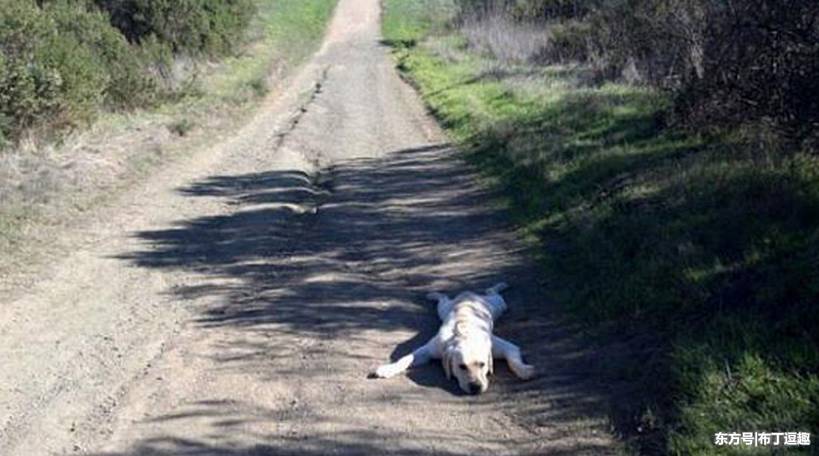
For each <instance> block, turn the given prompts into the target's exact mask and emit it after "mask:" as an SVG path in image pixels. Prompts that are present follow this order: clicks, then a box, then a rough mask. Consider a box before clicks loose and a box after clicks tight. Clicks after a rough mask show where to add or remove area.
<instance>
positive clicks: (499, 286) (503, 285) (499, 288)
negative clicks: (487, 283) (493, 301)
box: [486, 282, 509, 295]
mask: <svg viewBox="0 0 819 456" xmlns="http://www.w3.org/2000/svg"><path fill="white" fill-rule="evenodd" d="M507 288H509V284H508V283H506V282H498V283H496V284H495V285H493V286H491V287H489V288H487V289H486V294H488V295H494V294H498V293H500V292H501V291H503V290H505V289H507Z"/></svg>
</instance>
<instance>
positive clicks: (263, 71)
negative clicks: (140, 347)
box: [0, 0, 336, 272]
mask: <svg viewBox="0 0 819 456" xmlns="http://www.w3.org/2000/svg"><path fill="white" fill-rule="evenodd" d="M335 4H336V0H257V14H256V16H255V17H254V19H253V21H252V22H251V24H250V26H249V28H248V30H247V39H248V44H247V45H246V46H245V47H244V48H243V49H242V51H241V52H240V53H239V54H238V55H235V56H232V57H228V58H226V59H224V60H222V61H220V62H219V63H218V64H202V65H200V68H199V71H198V73H199V75H200V76H199V77H198V78H197V80H196V81H195V83H194V84H193V85H192V86H191V87H190V89H189V90H186V91H184V93H185V95H184V96H183V97H181V98H179V99H175V100H168V101H167V102H165V103H164V104H162V105H161V106H159V107H158V108H156V109H152V110H141V111H136V112H128V113H114V112H112V113H108V114H104V115H102V116H101V118H100V119H99V120H98V121H96V122H95V123H94V125H93V126H92V127H90V128H89V129H87V130H84V131H78V132H75V133H74V134H72V135H70V136H69V137H67V138H65V139H64V140H63V141H62V142H61V143H59V144H48V145H43V144H37V143H33V142H32V143H28V144H26V143H24V144H22V145H21V147H20V148H19V149H17V150H10V151H5V152H3V153H2V154H0V252H3V255H2V258H0V272H2V271H5V270H16V269H19V268H21V267H28V266H30V265H31V263H36V260H35V259H34V258H32V257H31V256H32V255H33V254H34V252H35V251H36V248H35V246H34V244H38V243H51V240H50V238H53V237H54V236H55V235H57V234H59V231H60V230H61V229H63V228H64V227H65V226H66V225H69V224H71V223H73V222H74V221H76V220H78V219H81V217H82V216H83V214H84V213H85V212H86V211H88V210H89V209H91V208H93V207H96V206H98V205H99V204H101V203H103V202H104V201H106V200H109V199H111V198H112V197H114V196H116V195H117V194H119V193H120V192H121V191H124V190H125V189H127V188H128V187H129V185H131V184H132V183H133V182H136V181H138V180H140V179H141V178H143V177H144V176H146V175H148V174H149V173H151V172H152V171H153V170H155V169H156V168H157V167H158V166H160V165H162V164H165V163H167V162H169V161H171V160H174V159H177V158H179V157H182V156H185V155H187V154H190V153H193V152H194V151H197V150H201V149H202V148H203V147H206V146H207V145H208V144H210V143H212V141H213V140H214V139H215V138H217V137H219V136H222V135H225V134H229V133H230V132H231V131H233V130H235V128H236V127H237V126H238V125H241V124H242V122H244V121H245V120H246V119H247V118H248V117H249V116H250V115H251V113H252V112H253V111H254V109H255V108H256V107H257V106H258V104H259V103H260V102H261V101H262V100H263V99H264V95H265V94H267V92H268V91H269V90H270V89H271V87H272V86H274V85H275V84H276V83H278V82H280V81H281V80H283V79H284V78H285V77H286V76H287V75H288V74H289V73H291V72H292V71H293V70H294V69H295V68H296V67H298V65H300V64H301V63H302V62H304V61H305V60H306V59H307V58H308V57H309V56H310V55H312V53H313V52H315V51H316V50H317V48H318V46H319V44H320V43H321V39H322V37H323V35H324V30H325V27H326V25H327V23H328V21H329V19H330V16H331V14H332V11H333V9H334V7H335ZM23 252H24V253H25V255H22V253H23ZM18 253H19V254H18ZM22 256H25V258H22Z"/></svg>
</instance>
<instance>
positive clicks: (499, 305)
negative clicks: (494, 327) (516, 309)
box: [484, 282, 509, 320]
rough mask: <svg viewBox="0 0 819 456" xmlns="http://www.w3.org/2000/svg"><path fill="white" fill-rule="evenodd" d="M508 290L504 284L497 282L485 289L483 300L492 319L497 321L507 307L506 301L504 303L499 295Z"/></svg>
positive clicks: (507, 286)
mask: <svg viewBox="0 0 819 456" xmlns="http://www.w3.org/2000/svg"><path fill="white" fill-rule="evenodd" d="M507 288H509V285H508V284H507V283H506V282H499V283H497V284H496V285H495V286H493V287H489V288H487V289H486V295H484V299H486V302H487V303H488V304H489V307H490V308H491V310H492V319H493V320H497V319H498V318H500V316H501V315H503V313H504V312H506V309H507V307H508V306H507V305H506V301H504V299H503V296H501V295H500V292H501V291H503V290H505V289H507Z"/></svg>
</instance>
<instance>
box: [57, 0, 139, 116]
mask: <svg viewBox="0 0 819 456" xmlns="http://www.w3.org/2000/svg"><path fill="white" fill-rule="evenodd" d="M43 12H44V14H46V15H47V16H49V17H51V18H52V19H53V21H54V23H55V25H56V27H57V31H58V33H59V35H60V36H61V37H63V39H65V37H69V36H70V37H71V38H73V39H74V40H76V41H77V42H78V43H79V45H80V46H81V47H82V48H83V49H87V50H88V51H89V52H91V54H92V55H93V60H94V64H95V67H96V71H99V72H101V73H103V74H104V76H105V79H106V81H105V83H104V90H103V97H104V99H105V102H106V103H107V104H108V105H109V106H111V107H115V108H119V107H137V106H143V105H145V104H147V103H148V102H149V101H150V100H151V99H152V95H153V93H154V88H155V84H154V81H152V80H151V78H150V77H149V76H148V74H147V72H146V71H145V69H144V67H145V62H144V61H143V54H142V53H141V52H139V51H138V49H137V48H135V47H134V46H131V45H129V44H128V42H127V40H125V38H124V37H123V36H122V34H121V33H119V31H118V30H117V29H116V28H114V27H112V26H111V25H110V23H109V18H108V16H107V15H106V14H105V13H104V12H102V11H100V10H99V9H97V8H93V7H90V6H86V5H85V4H84V3H83V2H78V1H72V0H57V1H51V2H49V3H48V4H47V5H46V6H44V8H43Z"/></svg>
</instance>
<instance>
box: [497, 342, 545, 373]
mask: <svg viewBox="0 0 819 456" xmlns="http://www.w3.org/2000/svg"><path fill="white" fill-rule="evenodd" d="M492 356H493V357H495V358H503V359H505V360H506V362H507V363H508V364H509V369H511V370H512V372H513V373H514V374H515V376H517V377H518V378H519V379H521V380H529V379H530V378H532V377H534V375H535V366H532V365H530V364H526V363H525V362H523V357H521V354H520V348H518V346H517V345H515V344H513V343H512V342H509V341H508V340H505V339H501V338H500V337H498V336H492Z"/></svg>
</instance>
